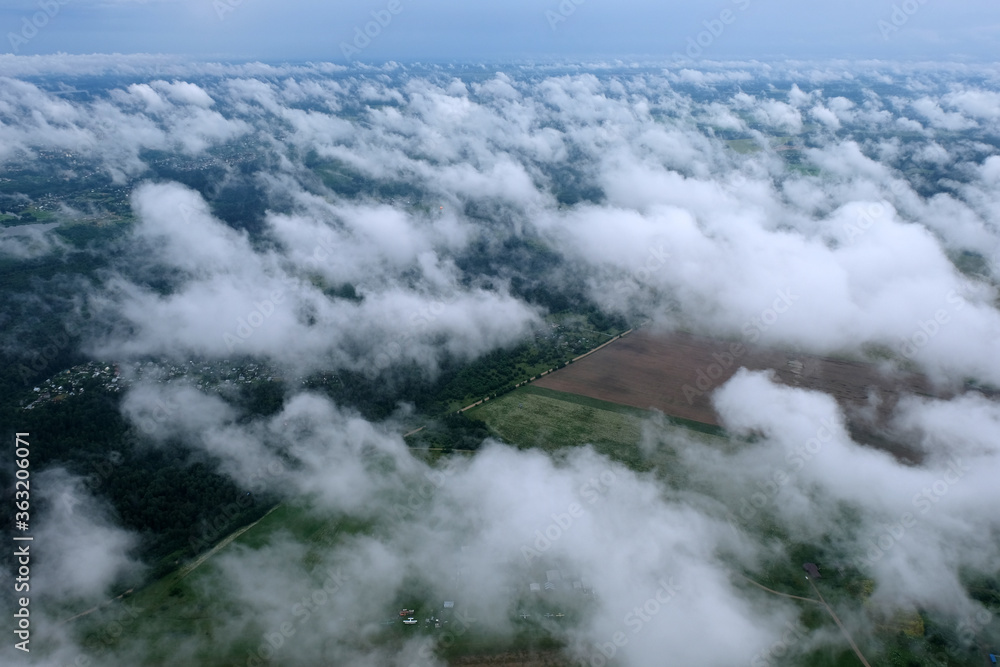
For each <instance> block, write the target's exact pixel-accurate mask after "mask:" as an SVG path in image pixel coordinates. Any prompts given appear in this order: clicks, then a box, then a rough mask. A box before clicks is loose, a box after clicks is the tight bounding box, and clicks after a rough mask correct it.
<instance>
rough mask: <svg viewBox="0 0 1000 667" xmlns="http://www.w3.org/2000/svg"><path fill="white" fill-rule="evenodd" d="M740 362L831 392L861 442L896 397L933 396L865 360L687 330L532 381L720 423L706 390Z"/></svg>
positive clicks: (611, 348)
mask: <svg viewBox="0 0 1000 667" xmlns="http://www.w3.org/2000/svg"><path fill="white" fill-rule="evenodd" d="M740 368H747V369H750V370H768V369H770V370H772V371H774V374H775V376H776V378H777V379H778V380H779V381H780V382H782V383H784V384H787V385H790V386H794V387H803V388H806V389H813V390H818V391H823V392H826V393H828V394H831V395H832V396H833V397H834V398H836V399H837V401H838V402H839V403H840V404H841V405H842V406H843V408H844V409H845V411H846V412H847V413H848V414H849V415H850V417H851V422H852V430H857V431H859V432H861V433H862V434H863V435H866V436H867V437H866V438H865V439H868V440H871V439H872V438H876V437H877V436H876V435H875V431H877V430H879V429H878V427H879V426H881V425H882V424H883V423H884V419H885V417H886V415H888V414H889V413H890V411H891V409H892V407H893V406H895V404H896V403H897V402H898V400H899V398H900V396H902V395H905V394H922V395H939V394H938V393H937V392H935V391H934V388H933V387H932V386H931V384H930V382H929V381H928V380H927V379H926V378H925V377H923V376H921V375H916V374H912V373H907V374H904V373H894V374H889V373H888V372H883V371H882V370H881V369H879V368H877V367H876V366H874V365H872V364H866V363H862V362H854V361H845V360H841V359H830V358H824V357H817V356H811V355H804V354H795V353H793V352H789V351H783V350H769V349H758V348H751V347H747V346H744V345H742V344H741V343H740V342H738V341H722V340H715V339H711V338H705V337H701V336H695V335H692V334H689V333H681V332H675V333H669V334H655V333H652V332H649V331H645V330H640V331H637V332H635V333H633V334H631V335H629V336H626V337H624V338H621V339H620V340H617V341H615V342H614V343H613V344H611V345H608V346H607V347H605V348H604V349H602V350H600V351H598V352H595V353H594V354H591V355H590V356H588V357H586V358H583V359H580V360H579V361H576V362H574V363H572V364H570V365H569V366H566V367H564V368H561V369H559V370H557V371H555V372H553V373H550V374H548V375H546V376H545V377H542V378H539V379H538V380H535V381H534V383H533V384H535V385H538V386H539V387H545V388H548V389H555V390H557V391H565V392H570V393H573V394H581V395H583V396H590V397H592V398H597V399H601V400H603V401H609V402H612V403H619V404H621V405H630V406H633V407H637V408H645V409H649V408H655V409H657V410H660V411H662V412H663V413H664V414H666V415H669V416H673V417H681V418H683V419H690V420H693V421H697V422H701V423H704V424H711V425H720V424H719V417H718V415H717V414H716V413H715V410H714V409H713V408H712V404H711V400H710V394H711V392H712V391H713V390H714V389H716V388H717V387H719V386H720V385H722V384H724V383H725V382H726V381H727V380H729V378H731V377H732V376H733V375H734V374H735V373H736V371H737V370H738V369H740ZM873 395H875V396H877V397H878V405H879V407H878V409H877V410H875V411H873V414H872V415H869V416H868V417H867V418H866V417H865V416H864V415H863V414H862V409H863V408H864V407H865V406H866V405H868V404H869V397H870V396H873Z"/></svg>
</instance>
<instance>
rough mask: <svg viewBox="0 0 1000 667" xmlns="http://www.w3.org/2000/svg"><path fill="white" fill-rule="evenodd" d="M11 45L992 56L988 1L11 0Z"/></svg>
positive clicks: (48, 49)
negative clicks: (489, 0)
mask: <svg viewBox="0 0 1000 667" xmlns="http://www.w3.org/2000/svg"><path fill="white" fill-rule="evenodd" d="M3 5H4V6H3V7H2V8H0V26H2V27H3V35H4V38H3V47H2V52H4V53H15V54H19V55H38V54H54V53H70V54H85V53H123V54H125V53H162V54H175V55H187V56H192V57H195V58H212V59H233V60H264V61H299V60H313V61H317V60H318V61H330V62H337V63H343V64H346V63H349V62H354V61H363V62H382V61H386V60H401V61H442V60H477V59H480V60H481V59H515V60H525V59H527V60H531V59H574V58H606V57H651V58H678V57H680V58H690V59H694V60H700V59H709V60H715V59H764V60H766V59H780V58H847V59H865V58H893V59H919V60H959V61H963V60H976V61H982V60H993V59H994V58H995V55H996V48H995V45H996V44H997V43H998V38H1000V4H998V3H996V2H992V1H990V0H962V1H961V2H949V3H943V2H938V1H935V0H907V1H905V2H902V1H899V2H889V1H886V0H878V1H876V2H863V1H862V0H845V1H843V2H839V3H808V4H806V3H801V2H791V1H790V0H715V1H714V2H711V3H694V2H685V3H677V2H672V3H665V4H664V3H656V2H651V1H649V0H625V1H619V2H615V3H610V2H602V1H601V0H561V1H560V0H541V1H537V0H535V1H529V0H510V1H509V2H506V3H503V4H493V3H489V4H482V5H479V4H478V3H477V4H475V5H474V4H472V3H461V4H459V3H456V2H453V1H452V2H446V1H444V0H421V2H419V3H416V2H412V0H366V1H364V2H353V3H326V2H319V1H317V0H302V1H300V2H297V3H295V4H294V5H292V6H290V5H288V4H285V3H278V2H275V1H274V0H9V1H8V2H5V3H3Z"/></svg>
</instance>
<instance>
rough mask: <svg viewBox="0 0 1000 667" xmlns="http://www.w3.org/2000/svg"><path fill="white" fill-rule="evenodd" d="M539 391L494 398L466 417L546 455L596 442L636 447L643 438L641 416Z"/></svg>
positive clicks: (529, 388) (515, 442)
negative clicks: (477, 420)
mask: <svg viewBox="0 0 1000 667" xmlns="http://www.w3.org/2000/svg"><path fill="white" fill-rule="evenodd" d="M540 389H541V388H539V387H525V388H523V389H518V390H516V391H512V392H510V393H508V394H505V395H503V396H501V397H499V398H495V399H493V400H491V401H488V402H486V403H484V404H482V405H480V406H477V407H475V408H473V409H472V410H469V412H468V413H467V414H468V415H469V417H470V418H472V419H479V420H482V421H484V422H486V423H487V424H488V425H489V426H490V427H492V428H493V429H494V430H495V431H496V432H497V433H499V434H500V436H501V437H503V439H504V440H506V441H508V442H511V443H514V444H517V445H520V446H524V447H537V448H539V449H544V450H552V449H558V448H560V447H569V446H575V445H583V444H587V443H591V444H596V443H598V442H601V443H608V444H614V445H621V446H626V447H627V446H634V445H635V444H636V443H637V442H638V441H639V437H640V435H641V433H642V429H641V418H640V416H639V415H637V414H628V413H627V412H625V411H619V410H618V409H617V408H619V407H621V406H614V409H608V408H607V407H605V406H601V405H597V404H599V403H603V402H602V401H594V400H593V399H588V398H585V397H582V396H575V395H573V394H565V395H561V396H559V397H558V398H557V397H554V396H553V394H559V393H560V392H551V393H550V392H548V391H546V390H540Z"/></svg>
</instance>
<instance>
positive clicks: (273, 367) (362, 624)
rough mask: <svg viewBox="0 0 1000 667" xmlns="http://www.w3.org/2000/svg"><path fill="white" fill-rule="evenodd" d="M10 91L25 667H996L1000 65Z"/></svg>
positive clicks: (3, 150)
mask: <svg viewBox="0 0 1000 667" xmlns="http://www.w3.org/2000/svg"><path fill="white" fill-rule="evenodd" d="M0 64H2V66H3V71H4V72H5V73H6V75H5V77H4V78H2V79H0V176H2V182H0V222H2V224H3V225H4V227H5V228H6V229H7V230H25V231H24V232H23V233H18V234H14V233H5V234H2V235H0V267H2V275H3V286H2V289H3V290H4V293H3V300H2V303H3V306H2V307H0V318H2V321H3V330H2V337H0V345H2V351H3V355H4V361H5V364H4V365H5V369H4V371H3V374H2V376H0V379H2V392H3V396H2V400H3V412H2V420H3V423H4V425H5V428H6V429H7V430H9V431H10V432H11V433H13V432H14V431H15V430H16V431H25V430H30V432H31V433H32V434H33V439H34V442H33V447H34V448H35V449H34V450H33V452H34V453H33V457H35V458H33V459H32V465H33V466H35V467H36V468H35V469H33V472H34V474H35V475H36V476H35V477H34V479H33V481H34V482H35V484H34V485H33V490H35V492H36V497H37V500H35V502H36V503H37V504H38V509H37V517H36V518H35V519H34V522H35V524H36V525H37V526H38V528H37V533H36V535H37V536H36V541H35V547H33V548H35V549H36V560H35V561H33V563H32V564H33V566H34V567H33V568H32V570H33V571H32V594H33V596H34V598H33V603H32V604H33V606H32V622H33V631H34V635H33V636H34V637H35V638H36V639H33V643H32V654H31V663H29V662H28V661H26V660H25V659H24V656H22V655H20V653H19V652H18V651H16V650H15V649H13V648H11V647H10V646H8V645H4V646H3V647H2V648H0V655H2V656H3V659H4V660H5V661H7V662H9V663H10V664H22V663H23V664H45V665H71V664H81V663H80V660H84V661H86V660H91V661H92V662H91V663H90V664H96V663H100V664H107V665H146V664H149V665H159V664H164V665H173V664H177V665H180V664H185V665H198V664H204V665H223V664H224V665H255V664H276V665H303V666H311V665H320V664H335V665H351V666H364V665H372V666H375V665H379V666H382V665H399V666H406V667H408V666H410V665H421V666H423V665H443V664H491V663H489V661H490V660H493V659H497V660H500V659H501V658H503V659H507V660H509V663H508V664H546V663H545V662H544V661H549V663H548V664H573V665H580V664H584V665H593V666H595V667H599V666H601V665H606V664H609V665H610V664H620V665H636V666H640V667H642V666H646V665H661V664H664V660H665V658H664V656H669V662H668V663H667V664H677V665H706V666H707V665H720V666H721V665H733V664H749V665H771V664H774V665H777V664H803V665H806V664H808V665H849V664H859V662H858V661H859V660H860V658H859V657H858V656H857V655H856V653H855V651H854V650H853V649H852V648H851V646H850V642H852V641H853V642H854V643H855V644H856V646H857V647H858V651H859V652H860V653H861V654H863V655H864V656H866V658H867V660H869V661H870V662H871V663H872V664H886V665H902V666H905V667H910V665H913V664H917V665H972V664H981V663H982V662H983V661H984V660H987V659H988V658H987V656H988V654H989V652H990V650H994V652H995V650H997V649H1000V623H998V622H997V621H996V620H994V615H995V614H996V613H997V612H998V611H1000V580H998V571H997V563H998V562H1000V560H998V558H1000V521H998V518H997V516H996V512H995V511H994V509H993V508H995V507H996V506H997V503H998V501H1000V490H998V487H997V484H996V479H997V474H998V472H1000V404H998V403H997V402H996V400H995V396H996V390H997V387H998V386H1000V311H998V299H997V286H998V283H1000V227H998V225H1000V213H998V212H1000V150H998V147H1000V134H998V130H997V126H996V108H995V107H996V102H997V100H998V93H997V90H998V80H997V74H996V71H995V68H992V67H986V66H983V67H978V66H973V65H941V64H924V65H912V64H901V63H892V62H874V61H873V62H856V63H846V62H808V63H807V62H786V63H774V64H763V63H759V62H733V63H716V64H709V65H704V66H700V67H698V68H695V67H694V66H693V65H690V64H685V65H680V66H677V65H675V64H667V65H662V64H658V65H643V66H639V65H635V66H632V65H625V64H622V63H612V64H607V63H594V64H592V65H591V66H587V67H582V66H581V67H570V66H554V65H553V66H542V65H535V66H527V65H525V66H502V67H500V66H487V65H482V66H471V65H470V66H462V67H459V66H451V67H448V66H440V67H435V66H415V65H406V66H404V65H399V64H390V65H387V66H384V67H366V66H357V67H353V68H344V67H339V66H333V65H299V66H272V65H262V64H253V63H250V64H244V65H224V64H201V65H197V64H195V65H181V64H178V63H176V62H174V61H171V60H168V59H164V60H162V61H160V62H150V60H149V59H148V58H146V57H135V58H127V57H126V58H122V59H116V60H109V59H102V58H101V57H97V56H88V57H70V56H47V57H37V58H14V57H10V56H0ZM52 72H57V73H58V76H57V77H56V76H53V75H52V74H51V73H52ZM67 87H70V88H71V90H70V89H68V88H67ZM29 230H30V231H29ZM636 327H638V328H639V330H638V331H634V332H633V333H630V334H629V335H628V336H625V337H623V338H621V339H620V340H618V341H616V342H614V343H612V344H611V345H608V346H607V347H605V348H603V349H602V350H601V351H600V352H597V353H594V354H593V355H590V356H588V357H585V358H583V359H580V360H578V361H575V362H573V363H572V365H568V366H567V367H565V368H563V369H562V370H558V371H556V372H555V373H552V374H551V375H546V377H545V378H544V379H543V380H542V381H540V382H538V383H537V384H540V385H542V386H544V387H547V388H549V389H554V390H559V392H565V393H564V394H563V395H561V396H560V395H558V394H557V393H556V392H552V393H551V394H542V393H539V390H537V389H534V388H533V386H529V387H527V388H525V387H524V386H523V385H522V383H524V382H525V381H527V380H528V379H529V378H534V377H537V376H538V375H539V374H540V373H542V372H543V371H547V370H549V369H550V368H552V369H554V368H558V367H560V366H564V365H566V363H567V362H568V361H569V360H570V359H573V358H574V357H577V356H578V355H580V354H582V353H583V352H585V351H587V350H589V349H591V348H594V347H597V346H598V345H600V344H602V343H605V342H607V341H608V340H611V339H612V338H614V337H615V336H617V335H618V334H621V333H623V332H625V331H627V330H629V329H632V328H636ZM706 341H715V342H711V343H709V342H706ZM733 345H741V346H742V347H741V348H739V351H737V349H736V348H733V347H732V346H733ZM636 346H639V347H641V348H642V349H638V348H637V347H636ZM716 346H717V347H716ZM748 350H752V351H748ZM725 354H729V355H730V356H729V357H728V358H727V357H724V356H722V357H719V356H718V355H725ZM670 355H673V356H670ZM720 359H721V361H720ZM730 359H731V361H730ZM615 360H621V367H619V361H615ZM723 362H725V363H723ZM716 363H718V364H720V370H722V371H724V372H721V373H718V374H717V373H716V371H715V369H714V368H713V366H712V365H713V364H716ZM628 364H632V366H630V367H629V366H628ZM723 366H724V367H723ZM701 372H703V373H704V374H705V376H706V378H707V380H709V381H707V382H702V381H701V377H700V375H699V373H701ZM567 378H569V379H567ZM636 378H640V379H641V383H638V382H636ZM686 386H687V387H691V388H693V389H692V390H691V392H688V393H686V390H685V387H686ZM533 391H534V392H535V393H532V392H533ZM616 392H617V394H616ZM621 392H625V393H628V392H633V393H634V394H636V395H639V396H638V398H635V399H634V400H619V399H618V398H616V397H615V396H613V395H612V394H616V395H619V396H620V394H621ZM671 392H672V393H671ZM581 395H583V396H581ZM654 395H655V397H658V398H656V400H653V398H651V397H654ZM664 396H667V397H668V398H664ZM670 396H672V398H670ZM540 397H541V398H540ZM585 397H590V398H585ZM482 399H489V401H490V402H488V403H483V404H482V406H481V407H480V408H477V409H473V410H469V411H467V412H465V413H457V412H456V411H457V410H458V408H461V407H465V406H468V405H471V404H473V403H476V402H479V401H481V400H482ZM542 399H545V400H542ZM593 399H600V400H593ZM647 399H648V400H647ZM602 400H603V401H611V402H614V403H624V404H627V405H631V406H634V407H637V408H640V410H631V411H629V410H627V409H625V408H622V406H621V405H610V404H603V403H602ZM492 401H505V402H506V403H503V404H502V405H503V406H505V407H504V410H506V412H504V411H500V410H499V408H497V409H496V410H494V411H493V412H490V411H489V410H486V407H487V406H493V405H500V404H492V403H491V402H492ZM545 401H549V402H548V403H546V402H545ZM556 401H561V402H562V403H560V404H559V405H560V406H561V407H560V409H561V410H564V412H562V413H560V414H566V415H573V417H572V419H573V420H574V425H575V426H579V427H580V430H579V431H574V432H573V433H572V434H570V435H566V433H568V431H566V432H565V433H564V434H563V436H560V437H565V440H562V441H560V440H558V438H557V437H556V436H555V435H553V438H552V441H551V442H548V443H541V444H542V446H536V445H537V444H539V443H535V442H525V441H521V442H519V441H515V440H514V439H512V438H509V437H505V436H504V432H505V430H504V429H505V425H504V424H503V423H501V421H499V417H498V415H500V416H503V418H504V419H508V420H516V419H518V417H517V414H518V413H517V412H516V411H517V410H523V411H525V413H524V417H523V418H521V419H523V420H533V419H540V418H542V417H544V414H541V413H542V412H544V411H542V410H540V409H539V410H536V409H535V406H542V405H547V406H550V407H552V406H556V405H557V403H556ZM670 405H674V407H675V409H674V410H671V409H669V407H670ZM650 407H655V408H658V409H659V410H662V411H663V412H665V413H667V415H666V416H665V415H664V414H661V413H658V412H655V411H646V410H644V409H645V408H650ZM529 413H530V414H529ZM540 415H541V416H540ZM670 416H679V417H683V418H686V419H691V420H694V421H700V422H706V423H710V424H713V425H717V426H720V427H721V429H717V430H715V431H713V432H711V433H705V432H701V431H698V430H696V429H689V428H685V427H684V425H683V424H680V423H677V422H674V421H672V420H671V419H669V417H670ZM602 420H603V421H602ZM612 422H613V423H614V424H615V426H614V429H617V430H616V431H615V430H614V429H609V428H604V429H603V430H600V429H599V428H598V426H599V425H600V424H611V423H612ZM557 426H559V425H558V424H556V425H553V430H552V433H553V434H557V433H563V432H561V431H558V430H557V428H556V427H557ZM421 428H422V430H421V431H417V429H421ZM588 429H590V430H589V431H588ZM411 432H412V433H411ZM404 433H411V435H409V436H407V437H405V438H404V436H403V435H402V434H404ZM577 433H583V435H582V436H581V438H582V440H579V441H575V440H574V441H572V442H571V441H570V437H571V436H572V438H576V437H577V435H576V434H577ZM609 433H617V434H618V435H614V436H612V435H608V434H609ZM632 433H638V434H639V435H638V437H632V436H631V435H628V434H632ZM616 438H617V439H616ZM3 465H4V466H6V467H5V468H4V475H5V477H4V480H5V484H7V485H11V486H12V482H13V479H14V476H13V475H14V468H13V465H12V464H11V463H10V461H7V460H5V461H4V464H3ZM255 522H258V523H255ZM251 525H252V527H251V528H249V529H247V530H246V531H245V532H243V533H240V534H239V535H238V536H236V537H234V538H233V539H232V540H230V541H224V540H225V539H226V538H227V536H232V533H234V532H235V531H237V530H242V529H244V528H246V527H247V526H251ZM220 543H222V548H217V549H216V550H215V551H211V550H212V549H213V547H219V545H220ZM206 554H208V557H207V558H206V557H205V556H206ZM805 562H810V563H815V564H818V565H819V568H820V571H821V573H822V579H820V580H818V581H814V580H808V581H807V580H806V578H805V577H804V576H803V575H804V571H803V569H802V566H803V563H805ZM11 572H14V570H13V569H11V568H9V567H8V568H5V569H4V571H3V575H2V576H0V580H2V581H3V582H4V583H3V585H4V586H8V585H10V586H11V587H12V586H13V582H12V581H11V576H10V573H11ZM755 583H757V584H759V585H754V584H755ZM813 584H815V585H816V590H818V591H820V592H822V594H823V596H824V598H825V600H826V602H827V603H829V611H830V613H828V610H827V608H825V607H824V606H823V605H821V604H820V602H819V601H818V600H817V599H816V593H815V592H814V590H813V588H812V586H813ZM536 587H537V589H536ZM126 591H129V593H128V594H127V595H125V596H124V597H122V598H121V599H118V600H114V601H112V602H110V603H108V604H105V602H107V601H109V600H113V599H114V598H116V597H117V596H119V595H121V594H123V593H125V592H126ZM789 596H793V597H789ZM795 596H797V597H795ZM802 598H808V599H806V600H803V599H802ZM446 601H447V602H451V603H453V605H452V606H448V607H445V606H444V603H445V602H446ZM401 608H402V609H403V611H404V612H406V611H407V610H408V609H410V608H412V609H413V612H412V613H413V614H414V616H415V618H417V620H418V623H417V624H415V625H413V626H403V625H402V618H403V617H400V616H399V615H398V611H399V610H400V609H401ZM129 610H131V611H129ZM82 612H89V613H87V614H85V615H83V616H81V617H79V618H74V620H71V621H67V619H70V618H71V617H75V616H76V615H77V614H81V613H82ZM832 612H836V616H837V622H834V621H833V620H832V618H833V617H832V616H831V615H830V614H831V613H832ZM394 617H395V618H394ZM404 617H405V614H404ZM428 619H430V620H429V621H428ZM442 620H443V621H447V623H442V622H441V621H442ZM126 621H127V622H126ZM840 623H842V624H843V626H842V627H841V625H840ZM35 641H37V642H38V643H37V645H36V644H35V643H34V642H35ZM532 661H534V662H532Z"/></svg>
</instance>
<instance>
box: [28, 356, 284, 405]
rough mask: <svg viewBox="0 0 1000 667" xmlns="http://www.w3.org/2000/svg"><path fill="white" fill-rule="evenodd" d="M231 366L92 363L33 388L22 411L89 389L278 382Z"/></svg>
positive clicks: (247, 367) (261, 370)
mask: <svg viewBox="0 0 1000 667" xmlns="http://www.w3.org/2000/svg"><path fill="white" fill-rule="evenodd" d="M231 364H232V362H230V360H229V359H223V360H222V361H221V362H215V363H211V364H205V363H199V362H196V361H193V360H191V361H188V362H187V363H180V364H177V363H153V362H152V361H146V362H134V363H129V364H117V363H102V362H97V361H91V362H88V363H85V364H80V365H78V366H73V367H72V368H68V369H66V370H64V371H60V372H59V373H57V374H56V375H54V376H52V377H51V378H49V379H47V380H45V381H44V382H42V383H41V384H39V385H38V386H36V387H33V389H32V393H33V394H34V396H33V398H32V400H31V401H30V402H28V404H27V405H25V406H24V409H25V410H33V409H35V408H37V407H39V406H41V405H44V404H46V403H49V402H54V401H61V400H65V399H66V398H69V397H70V396H77V395H79V394H82V393H84V391H85V390H86V388H87V387H88V386H89V387H90V388H91V389H102V390H104V391H107V392H110V393H118V392H120V391H121V390H122V389H123V388H127V387H129V386H131V385H133V384H135V383H137V382H143V381H146V382H156V383H158V384H163V383H165V382H170V381H171V380H176V379H180V378H189V379H190V380H191V381H192V383H193V384H194V385H195V386H196V387H197V388H198V389H202V390H220V389H224V388H230V387H232V388H235V387H238V386H240V385H251V384H254V383H257V382H273V381H275V380H276V379H277V380H280V379H281V378H276V377H275V376H274V375H273V374H272V373H273V372H272V371H271V370H270V369H268V368H267V367H265V365H264V364H261V363H257V362H247V363H240V364H238V365H231Z"/></svg>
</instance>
